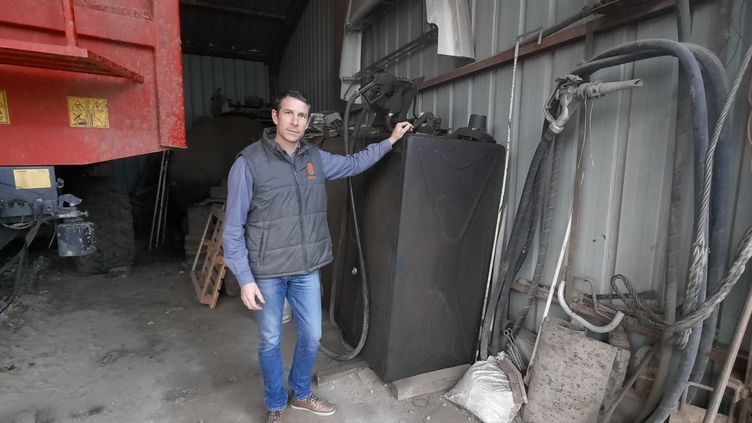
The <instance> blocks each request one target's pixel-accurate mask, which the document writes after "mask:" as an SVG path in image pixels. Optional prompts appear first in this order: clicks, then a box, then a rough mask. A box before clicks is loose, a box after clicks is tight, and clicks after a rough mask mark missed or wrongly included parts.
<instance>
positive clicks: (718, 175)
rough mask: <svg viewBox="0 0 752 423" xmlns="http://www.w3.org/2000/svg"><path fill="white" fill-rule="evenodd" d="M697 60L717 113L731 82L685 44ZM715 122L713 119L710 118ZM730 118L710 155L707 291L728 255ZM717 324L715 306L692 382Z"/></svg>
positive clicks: (708, 57)
mask: <svg viewBox="0 0 752 423" xmlns="http://www.w3.org/2000/svg"><path fill="white" fill-rule="evenodd" d="M687 47H689V49H690V50H692V53H693V54H694V55H695V57H696V58H697V60H698V61H699V62H700V65H702V69H703V75H704V77H705V78H704V79H705V81H706V83H707V86H708V88H709V89H710V91H711V92H712V97H713V102H712V106H713V112H714V114H713V115H714V116H717V115H718V114H719V113H720V112H721V109H723V104H724V101H725V99H726V97H727V96H728V92H729V88H730V83H729V79H728V75H727V74H726V70H725V69H724V67H723V64H722V63H721V61H720V60H719V59H718V57H717V56H716V55H714V54H713V53H712V52H710V50H708V49H706V48H705V47H701V46H698V45H694V44H687ZM713 121H715V118H714V119H713ZM730 128H731V119H726V121H725V122H724V125H723V128H722V132H721V136H720V138H719V141H718V147H717V149H716V151H715V156H714V157H713V182H712V187H713V189H712V191H711V200H710V238H709V239H710V243H709V248H710V252H709V256H708V270H707V274H708V277H707V291H708V292H712V291H714V290H715V289H716V288H717V287H718V285H719V284H720V281H721V279H722V278H723V276H724V273H725V269H726V263H728V258H729V255H730V245H729V239H730V237H731V222H732V219H731V218H730V216H729V214H730V212H731V209H730V207H729V204H731V201H730V200H731V190H730V187H731V184H730V179H731V140H730V139H729V137H730V134H731V131H730ZM717 324H718V308H717V307H716V308H715V310H714V311H713V313H712V314H711V315H710V317H708V318H707V319H706V320H705V321H704V322H703V325H702V337H701V338H700V346H699V348H698V351H697V359H696V361H695V365H694V368H693V369H692V373H691V374H690V380H691V381H693V382H702V378H703V376H704V375H705V369H706V368H707V364H708V360H709V359H710V351H711V350H712V349H713V341H714V340H715V335H716V325H717ZM696 392H697V391H696V390H690V392H689V394H688V396H687V401H688V402H689V403H691V402H692V399H694V394H695V393H696Z"/></svg>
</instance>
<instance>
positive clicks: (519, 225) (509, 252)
mask: <svg viewBox="0 0 752 423" xmlns="http://www.w3.org/2000/svg"><path fill="white" fill-rule="evenodd" d="M547 128H548V125H545V126H544V129H543V135H542V137H541V142H540V143H539V144H538V147H537V148H536V150H535V153H534V154H533V159H532V161H531V162H530V166H529V168H528V173H527V176H526V178H525V184H524V186H523V188H522V196H521V197H520V201H519V204H518V207H517V213H516V214H515V217H514V223H513V224H512V233H511V234H510V236H509V241H508V242H507V248H506V249H505V251H504V255H503V256H502V260H501V264H500V266H499V273H498V276H497V280H496V282H495V283H494V284H493V289H492V291H491V295H490V296H489V297H488V298H489V301H488V303H487V304H486V310H485V314H484V318H483V327H482V329H481V336H480V346H479V352H480V358H481V359H485V358H486V357H488V355H489V347H490V346H491V341H492V338H493V329H494V321H495V320H496V318H497V317H498V318H499V319H501V318H502V317H503V314H504V313H503V311H504V310H505V307H506V302H507V297H508V296H509V289H510V287H511V280H512V279H513V277H514V275H516V274H517V272H518V271H519V268H520V267H521V265H522V261H524V257H525V255H526V253H527V251H526V248H525V245H526V243H528V239H529V238H530V231H531V226H532V221H533V216H532V213H530V211H531V210H533V209H534V201H535V199H534V197H535V196H534V192H535V189H536V186H537V185H536V184H537V181H538V178H539V176H538V175H539V174H540V172H539V170H540V167H541V163H542V161H543V159H544V157H545V156H546V154H547V153H548V150H549V149H550V147H551V144H552V143H553V142H554V141H555V139H556V135H555V134H553V133H551V132H550V131H548V130H547ZM510 275H511V276H510Z"/></svg>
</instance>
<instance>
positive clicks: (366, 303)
mask: <svg viewBox="0 0 752 423" xmlns="http://www.w3.org/2000/svg"><path fill="white" fill-rule="evenodd" d="M360 96H361V91H360V90H359V91H356V92H355V93H353V95H352V96H350V99H349V100H348V101H347V105H346V106H345V114H344V116H343V118H342V119H343V120H342V139H343V142H344V147H345V154H350V153H351V152H352V149H351V148H350V142H349V139H348V138H349V137H348V135H349V130H350V129H349V124H350V122H349V121H350V109H351V108H352V105H353V103H354V102H355V100H356V99H357V98H358V97H360ZM347 194H348V200H349V204H350V215H351V217H352V223H353V231H354V234H355V243H356V244H357V247H358V263H359V264H360V281H361V285H360V289H361V293H362V294H363V326H362V329H361V331H360V339H359V340H358V345H357V346H355V348H354V349H353V350H352V351H351V352H349V353H347V354H338V353H335V352H333V351H330V350H328V349H327V348H326V347H324V346H323V345H320V347H319V348H320V349H321V351H322V352H323V353H324V354H325V355H326V356H327V357H329V358H332V359H334V360H340V361H346V360H352V359H353V358H355V357H357V355H358V354H360V351H361V350H362V349H363V345H365V343H366V339H367V338H368V326H369V315H370V299H369V295H368V278H367V277H366V260H365V257H364V256H363V244H362V243H361V240H360V226H359V225H358V215H357V210H356V208H355V193H354V191H353V185H352V178H347ZM344 229H345V228H340V231H343V230H344ZM338 278H339V275H336V274H335V276H334V279H333V281H332V288H331V289H332V297H331V301H330V302H329V310H330V311H329V313H330V316H331V315H332V313H333V311H332V310H333V309H334V292H336V288H337V279H338Z"/></svg>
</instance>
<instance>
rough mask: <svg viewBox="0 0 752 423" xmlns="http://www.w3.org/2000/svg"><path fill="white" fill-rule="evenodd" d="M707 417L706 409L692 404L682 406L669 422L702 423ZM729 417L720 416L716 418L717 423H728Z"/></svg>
mask: <svg viewBox="0 0 752 423" xmlns="http://www.w3.org/2000/svg"><path fill="white" fill-rule="evenodd" d="M704 417H705V409H704V408H700V407H696V406H694V405H691V404H682V406H681V407H680V408H679V409H678V410H676V413H674V415H672V416H671V417H670V418H669V419H668V421H669V422H671V423H678V422H681V423H701V422H702V419H703V418H704ZM727 421H728V417H727V416H724V415H723V414H718V415H717V416H716V418H715V423H726V422H727Z"/></svg>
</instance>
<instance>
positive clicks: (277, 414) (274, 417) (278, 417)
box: [266, 410, 282, 423]
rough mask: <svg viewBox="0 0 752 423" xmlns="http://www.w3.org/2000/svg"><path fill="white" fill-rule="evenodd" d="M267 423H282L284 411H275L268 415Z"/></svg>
mask: <svg viewBox="0 0 752 423" xmlns="http://www.w3.org/2000/svg"><path fill="white" fill-rule="evenodd" d="M266 423H282V410H274V411H270V412H268V413H266Z"/></svg>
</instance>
